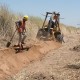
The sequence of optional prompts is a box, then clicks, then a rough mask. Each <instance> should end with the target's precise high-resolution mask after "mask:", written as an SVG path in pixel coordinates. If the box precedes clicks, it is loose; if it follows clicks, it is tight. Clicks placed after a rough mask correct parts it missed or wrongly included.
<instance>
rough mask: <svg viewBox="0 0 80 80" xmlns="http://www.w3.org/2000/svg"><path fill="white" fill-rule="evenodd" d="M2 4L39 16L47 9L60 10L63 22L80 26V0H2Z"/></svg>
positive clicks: (13, 9) (51, 10)
mask: <svg viewBox="0 0 80 80" xmlns="http://www.w3.org/2000/svg"><path fill="white" fill-rule="evenodd" d="M0 4H1V5H2V4H6V5H8V7H9V8H10V9H11V10H12V11H14V12H18V13H23V14H24V15H32V16H39V17H41V18H43V17H44V16H43V15H41V14H45V13H46V11H50V12H53V11H56V12H60V14H61V17H62V18H64V19H61V20H60V21H61V23H64V24H66V25H72V26H78V27H79V26H80V25H77V24H80V9H79V8H80V0H0Z"/></svg>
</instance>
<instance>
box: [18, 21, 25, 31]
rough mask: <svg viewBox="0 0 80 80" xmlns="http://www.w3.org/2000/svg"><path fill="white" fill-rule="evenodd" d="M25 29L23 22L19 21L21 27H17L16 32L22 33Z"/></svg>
mask: <svg viewBox="0 0 80 80" xmlns="http://www.w3.org/2000/svg"><path fill="white" fill-rule="evenodd" d="M24 29H25V22H23V21H21V25H20V26H19V27H18V32H23V31H24Z"/></svg>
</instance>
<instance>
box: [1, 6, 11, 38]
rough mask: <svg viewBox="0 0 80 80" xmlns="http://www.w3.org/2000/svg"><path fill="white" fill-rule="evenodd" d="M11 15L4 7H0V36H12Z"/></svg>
mask: <svg viewBox="0 0 80 80" xmlns="http://www.w3.org/2000/svg"><path fill="white" fill-rule="evenodd" d="M12 25H13V14H12V13H11V12H10V11H9V10H8V8H7V7H6V6H0V36H3V37H7V36H12V32H13V28H12Z"/></svg>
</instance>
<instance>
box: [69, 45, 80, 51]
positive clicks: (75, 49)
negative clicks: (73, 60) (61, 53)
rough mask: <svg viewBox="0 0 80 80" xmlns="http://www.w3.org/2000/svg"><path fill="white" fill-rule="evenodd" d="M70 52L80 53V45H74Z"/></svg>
mask: <svg viewBox="0 0 80 80" xmlns="http://www.w3.org/2000/svg"><path fill="white" fill-rule="evenodd" d="M70 50H72V51H76V52H79V51H80V45H76V46H74V47H73V48H70Z"/></svg>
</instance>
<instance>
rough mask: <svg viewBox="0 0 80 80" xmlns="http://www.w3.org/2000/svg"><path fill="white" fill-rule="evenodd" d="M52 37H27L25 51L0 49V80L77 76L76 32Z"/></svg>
mask: <svg viewBox="0 0 80 80" xmlns="http://www.w3.org/2000/svg"><path fill="white" fill-rule="evenodd" d="M64 41H65V43H63V44H62V45H61V44H60V43H58V42H55V41H31V42H29V43H28V44H27V45H28V46H31V48H30V49H29V50H28V51H23V52H21V53H18V54H15V50H14V49H13V48H5V49H0V80H80V34H79V33H76V34H75V33H73V34H70V35H66V36H64Z"/></svg>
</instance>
